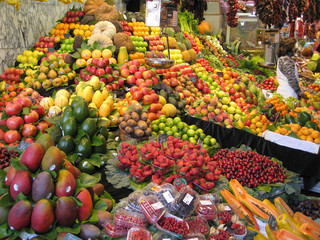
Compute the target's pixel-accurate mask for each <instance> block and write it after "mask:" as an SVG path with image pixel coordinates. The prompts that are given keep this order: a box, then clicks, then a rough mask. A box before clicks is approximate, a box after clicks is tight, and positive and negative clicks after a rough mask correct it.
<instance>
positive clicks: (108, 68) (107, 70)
mask: <svg viewBox="0 0 320 240" xmlns="http://www.w3.org/2000/svg"><path fill="white" fill-rule="evenodd" d="M105 71H106V73H109V74H111V73H112V67H110V66H107V67H106V68H105Z"/></svg>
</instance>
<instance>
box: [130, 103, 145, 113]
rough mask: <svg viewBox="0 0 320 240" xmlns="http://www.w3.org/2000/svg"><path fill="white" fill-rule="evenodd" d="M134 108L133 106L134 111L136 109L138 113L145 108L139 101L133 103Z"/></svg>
mask: <svg viewBox="0 0 320 240" xmlns="http://www.w3.org/2000/svg"><path fill="white" fill-rule="evenodd" d="M132 108H133V111H135V112H136V113H138V114H141V113H142V110H143V108H142V106H141V104H140V103H138V102H137V103H134V104H132Z"/></svg>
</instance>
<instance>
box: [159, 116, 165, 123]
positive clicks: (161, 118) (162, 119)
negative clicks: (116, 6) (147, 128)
mask: <svg viewBox="0 0 320 240" xmlns="http://www.w3.org/2000/svg"><path fill="white" fill-rule="evenodd" d="M158 120H159V122H161V123H165V122H166V121H167V117H166V115H161V116H160V117H159V119H158Z"/></svg>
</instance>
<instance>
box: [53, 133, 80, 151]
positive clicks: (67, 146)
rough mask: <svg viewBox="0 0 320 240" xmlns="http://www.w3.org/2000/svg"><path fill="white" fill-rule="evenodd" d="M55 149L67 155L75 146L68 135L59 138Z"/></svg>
mask: <svg viewBox="0 0 320 240" xmlns="http://www.w3.org/2000/svg"><path fill="white" fill-rule="evenodd" d="M57 147H58V148H59V149H60V150H61V151H63V152H64V153H65V154H67V155H68V154H70V153H73V152H74V149H75V147H76V145H75V143H74V141H73V138H72V137H71V136H70V135H66V136H63V137H62V138H60V140H59V142H58V145H57Z"/></svg>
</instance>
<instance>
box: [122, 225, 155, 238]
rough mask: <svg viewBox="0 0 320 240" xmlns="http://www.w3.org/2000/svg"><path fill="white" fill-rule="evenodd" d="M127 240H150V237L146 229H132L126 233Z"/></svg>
mask: <svg viewBox="0 0 320 240" xmlns="http://www.w3.org/2000/svg"><path fill="white" fill-rule="evenodd" d="M127 240H152V235H151V233H150V232H149V231H148V230H147V229H144V228H137V227H133V228H130V230H129V232H128V235H127Z"/></svg>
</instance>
